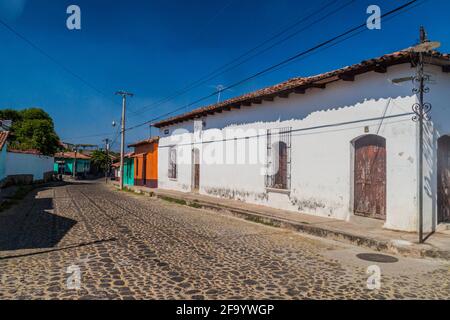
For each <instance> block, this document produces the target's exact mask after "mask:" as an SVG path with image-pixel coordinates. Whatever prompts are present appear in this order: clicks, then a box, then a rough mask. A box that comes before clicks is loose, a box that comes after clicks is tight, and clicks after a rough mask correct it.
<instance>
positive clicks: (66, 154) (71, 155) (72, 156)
mask: <svg viewBox="0 0 450 320" xmlns="http://www.w3.org/2000/svg"><path fill="white" fill-rule="evenodd" d="M55 158H62V159H75V152H72V151H71V152H60V153H57V154H55ZM76 158H77V159H79V160H90V159H91V157H89V156H87V155H85V154H82V153H79V152H78V153H77V157H76Z"/></svg>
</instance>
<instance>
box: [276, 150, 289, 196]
mask: <svg viewBox="0 0 450 320" xmlns="http://www.w3.org/2000/svg"><path fill="white" fill-rule="evenodd" d="M277 149H278V150H277V151H278V157H277V158H278V171H277V173H276V174H275V183H274V188H276V189H287V188H288V183H287V182H288V179H287V173H288V148H287V145H286V143H284V142H279V143H278V148H277Z"/></svg>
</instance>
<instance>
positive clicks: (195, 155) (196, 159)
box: [192, 149, 200, 191]
mask: <svg viewBox="0 0 450 320" xmlns="http://www.w3.org/2000/svg"><path fill="white" fill-rule="evenodd" d="M192 165H193V168H192V169H193V172H192V174H193V178H192V189H193V190H194V191H198V190H199V189H200V151H199V150H198V149H193V150H192Z"/></svg>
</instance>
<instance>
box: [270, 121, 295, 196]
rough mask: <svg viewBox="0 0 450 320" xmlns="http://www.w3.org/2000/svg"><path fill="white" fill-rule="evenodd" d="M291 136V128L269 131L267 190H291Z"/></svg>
mask: <svg viewBox="0 0 450 320" xmlns="http://www.w3.org/2000/svg"><path fill="white" fill-rule="evenodd" d="M291 136H292V130H291V128H284V129H273V130H268V131H267V174H266V187H267V188H273V189H280V190H289V189H290V188H291Z"/></svg>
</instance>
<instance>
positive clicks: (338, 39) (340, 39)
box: [126, 0, 419, 131]
mask: <svg viewBox="0 0 450 320" xmlns="http://www.w3.org/2000/svg"><path fill="white" fill-rule="evenodd" d="M418 1H419V0H411V1H409V2H407V3H405V4H403V5H401V6H398V7H396V8H395V9H392V10H391V11H389V12H387V13H385V14H383V15H382V16H381V18H387V17H389V16H392V15H394V14H396V13H397V12H400V11H402V10H404V9H406V8H408V7H410V6H412V5H413V4H415V3H416V2H418ZM366 26H367V24H366V22H364V23H362V24H360V25H358V26H356V27H353V28H350V29H349V30H347V31H345V32H343V33H341V34H339V35H337V36H335V37H333V38H331V39H328V40H326V41H324V42H322V43H320V44H318V45H316V46H313V47H311V48H309V49H307V50H304V51H302V52H300V53H297V54H295V55H294V56H291V57H289V58H287V59H284V60H282V61H280V62H278V63H276V64H274V65H271V66H269V67H267V68H265V69H263V70H261V71H259V72H257V73H255V74H253V75H251V76H249V77H247V78H244V79H242V80H239V81H237V82H235V83H233V84H231V85H228V86H227V87H226V88H225V89H224V90H228V89H231V88H234V87H237V86H239V85H241V84H243V83H246V82H248V81H249V80H252V79H255V78H257V77H260V76H262V75H264V74H266V73H268V72H270V71H272V70H274V69H276V68H279V67H281V66H283V65H285V64H287V63H289V62H292V61H295V60H298V59H299V58H301V57H303V56H306V55H308V54H311V53H313V52H316V51H317V50H318V49H321V48H324V47H327V46H334V45H337V44H339V43H341V42H343V41H345V40H347V39H349V37H347V36H349V35H351V34H352V33H354V32H357V31H358V30H359V31H360V32H359V33H361V32H363V31H366V30H367V29H365V30H364V29H363V30H360V29H362V28H366ZM346 37H347V38H346ZM212 96H215V93H212V94H209V95H206V96H204V97H202V98H199V99H198V100H196V101H194V102H192V103H189V104H187V105H184V106H182V107H179V108H177V109H175V110H173V111H171V112H168V113H166V114H164V115H161V116H158V117H156V118H153V119H151V120H149V121H145V122H143V123H140V124H137V125H134V126H131V127H129V128H127V129H126V131H130V130H134V129H137V128H140V127H142V126H145V125H149V124H152V123H153V122H154V121H156V120H159V119H161V118H164V117H167V116H169V115H171V114H173V113H176V112H178V111H180V110H182V109H185V108H188V107H191V106H193V105H195V104H197V103H199V102H202V101H204V100H206V99H208V98H210V97H212Z"/></svg>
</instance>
